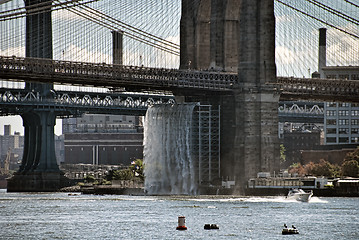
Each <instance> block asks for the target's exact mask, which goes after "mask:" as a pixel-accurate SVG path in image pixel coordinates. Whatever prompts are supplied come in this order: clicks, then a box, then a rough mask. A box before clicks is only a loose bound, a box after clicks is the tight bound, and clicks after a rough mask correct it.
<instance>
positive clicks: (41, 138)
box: [7, 0, 68, 192]
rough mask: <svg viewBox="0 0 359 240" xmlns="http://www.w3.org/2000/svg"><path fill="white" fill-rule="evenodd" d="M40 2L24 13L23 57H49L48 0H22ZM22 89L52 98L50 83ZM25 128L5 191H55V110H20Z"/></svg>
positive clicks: (59, 180)
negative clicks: (19, 159)
mask: <svg viewBox="0 0 359 240" xmlns="http://www.w3.org/2000/svg"><path fill="white" fill-rule="evenodd" d="M39 3H42V4H43V7H44V9H45V8H46V6H48V11H44V12H42V13H39V14H32V15H28V16H26V57H36V58H49V59H52V23H51V4H52V1H49V0H25V5H26V6H30V5H33V4H39ZM25 88H26V89H28V90H29V91H31V90H33V91H36V92H40V94H41V97H42V98H49V99H51V98H53V97H54V96H53V94H52V93H53V91H52V90H53V85H52V84H40V83H26V86H25ZM21 117H22V119H23V125H24V129H25V134H24V135H25V136H24V138H25V141H24V153H23V158H22V162H21V165H20V168H19V170H18V171H17V172H16V173H15V174H14V176H13V177H12V178H10V179H8V184H7V191H8V192H31V191H33V192H41V191H56V190H58V189H59V188H61V187H62V186H65V185H67V183H68V179H66V178H65V177H64V174H63V173H62V172H61V171H60V169H59V167H58V165H57V162H56V156H55V140H54V137H55V135H54V126H55V120H56V112H54V110H51V109H46V108H43V109H41V108H37V107H36V106H34V107H33V108H30V109H28V110H27V111H26V112H23V113H21Z"/></svg>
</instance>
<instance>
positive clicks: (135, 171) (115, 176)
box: [105, 159, 144, 181]
mask: <svg viewBox="0 0 359 240" xmlns="http://www.w3.org/2000/svg"><path fill="white" fill-rule="evenodd" d="M143 169H144V165H143V161H142V160H141V159H136V160H135V161H133V162H132V163H131V165H130V166H129V167H128V168H127V169H121V170H110V171H109V172H108V174H107V175H106V177H105V178H106V180H107V181H112V180H134V179H135V178H139V179H141V180H142V181H143V180H144V174H143Z"/></svg>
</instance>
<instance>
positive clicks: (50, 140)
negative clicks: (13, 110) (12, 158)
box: [7, 110, 68, 192]
mask: <svg viewBox="0 0 359 240" xmlns="http://www.w3.org/2000/svg"><path fill="white" fill-rule="evenodd" d="M21 117H22V119H23V125H24V128H25V141H24V154H23V158H22V162H21V166H20V168H19V170H18V172H17V173H15V174H14V176H13V177H12V178H10V179H9V180H8V187H7V191H8V192H32V191H33V192H48V191H57V190H58V189H60V188H61V187H63V186H66V185H67V182H68V181H67V179H66V178H65V177H64V174H63V173H62V172H61V171H60V169H59V167H58V164H57V162H56V155H55V139H54V126H55V120H56V114H55V113H54V112H53V111H49V110H32V111H30V112H27V113H24V114H22V115H21Z"/></svg>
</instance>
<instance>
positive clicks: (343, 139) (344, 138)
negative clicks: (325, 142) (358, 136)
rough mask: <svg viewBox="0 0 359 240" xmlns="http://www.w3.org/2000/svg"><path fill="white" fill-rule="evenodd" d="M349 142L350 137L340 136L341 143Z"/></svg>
mask: <svg viewBox="0 0 359 240" xmlns="http://www.w3.org/2000/svg"><path fill="white" fill-rule="evenodd" d="M348 142H349V138H348V137H340V138H339V143H348Z"/></svg>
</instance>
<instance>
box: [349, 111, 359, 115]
mask: <svg viewBox="0 0 359 240" xmlns="http://www.w3.org/2000/svg"><path fill="white" fill-rule="evenodd" d="M351 115H352V116H359V110H352V111H351Z"/></svg>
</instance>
